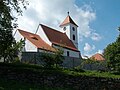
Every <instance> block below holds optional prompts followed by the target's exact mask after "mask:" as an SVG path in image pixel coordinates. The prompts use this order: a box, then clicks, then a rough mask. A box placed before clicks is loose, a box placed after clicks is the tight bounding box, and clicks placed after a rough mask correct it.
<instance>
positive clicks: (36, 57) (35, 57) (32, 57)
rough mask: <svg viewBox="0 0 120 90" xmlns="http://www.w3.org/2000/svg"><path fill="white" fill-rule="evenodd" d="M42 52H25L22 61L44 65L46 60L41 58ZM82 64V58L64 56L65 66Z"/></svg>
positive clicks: (70, 66) (71, 66)
mask: <svg viewBox="0 0 120 90" xmlns="http://www.w3.org/2000/svg"><path fill="white" fill-rule="evenodd" d="M41 54H42V53H40V52H39V53H37V52H23V53H22V59H21V60H22V62H29V63H34V64H41V65H43V64H44V62H43V61H42V60H40V55H41ZM80 64H81V59H80V58H75V57H67V56H64V60H63V67H66V68H73V67H76V66H79V65H80Z"/></svg>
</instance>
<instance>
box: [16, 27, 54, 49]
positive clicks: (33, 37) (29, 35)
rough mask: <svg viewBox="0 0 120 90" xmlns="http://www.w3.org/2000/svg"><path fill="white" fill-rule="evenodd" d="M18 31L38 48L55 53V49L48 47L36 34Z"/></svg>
mask: <svg viewBox="0 0 120 90" xmlns="http://www.w3.org/2000/svg"><path fill="white" fill-rule="evenodd" d="M18 31H19V32H20V34H21V35H22V36H23V37H24V38H27V39H28V40H29V41H30V42H31V43H32V44H34V45H35V46H36V47H37V48H40V49H44V50H48V51H55V49H54V48H53V47H51V46H50V45H48V44H47V43H46V42H44V41H43V40H42V39H41V38H40V36H38V35H36V34H33V33H30V32H26V31H23V30H20V29H18Z"/></svg>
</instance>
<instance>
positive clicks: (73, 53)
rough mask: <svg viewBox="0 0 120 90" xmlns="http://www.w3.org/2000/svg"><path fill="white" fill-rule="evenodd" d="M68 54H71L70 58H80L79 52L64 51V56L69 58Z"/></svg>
mask: <svg viewBox="0 0 120 90" xmlns="http://www.w3.org/2000/svg"><path fill="white" fill-rule="evenodd" d="M67 52H69V57H76V58H79V57H80V54H79V52H76V51H73V50H70V49H64V56H67Z"/></svg>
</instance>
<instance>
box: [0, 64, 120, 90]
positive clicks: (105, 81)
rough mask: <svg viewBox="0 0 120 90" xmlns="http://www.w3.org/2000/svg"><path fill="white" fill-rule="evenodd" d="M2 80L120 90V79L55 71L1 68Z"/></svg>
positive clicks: (75, 88)
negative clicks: (73, 74) (72, 74)
mask: <svg viewBox="0 0 120 90" xmlns="http://www.w3.org/2000/svg"><path fill="white" fill-rule="evenodd" d="M0 70H1V71H0V78H2V79H5V80H17V82H25V83H29V84H32V85H34V84H37V85H39V86H47V87H66V88H67V87H69V88H72V90H120V79H112V78H101V77H100V78H99V77H87V76H71V75H66V74H63V73H58V72H54V71H52V70H51V71H44V70H43V71H41V70H40V71H34V70H31V69H25V68H24V69H22V68H18V67H17V68H15V67H14V68H13V67H11V66H0Z"/></svg>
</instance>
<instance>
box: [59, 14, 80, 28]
mask: <svg viewBox="0 0 120 90" xmlns="http://www.w3.org/2000/svg"><path fill="white" fill-rule="evenodd" d="M69 23H72V24H73V25H75V26H77V27H78V25H77V24H76V23H75V22H74V21H73V20H72V18H71V17H70V16H69V15H68V16H67V17H66V18H65V20H64V21H63V22H62V23H61V24H60V26H63V25H65V24H69Z"/></svg>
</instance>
